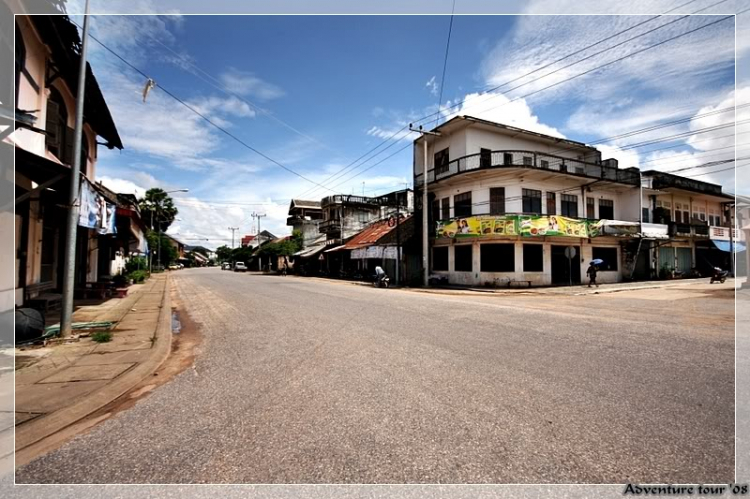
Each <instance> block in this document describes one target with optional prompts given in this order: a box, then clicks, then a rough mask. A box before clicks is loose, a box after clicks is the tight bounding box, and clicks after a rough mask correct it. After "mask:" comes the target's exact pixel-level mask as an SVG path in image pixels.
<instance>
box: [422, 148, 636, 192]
mask: <svg viewBox="0 0 750 499" xmlns="http://www.w3.org/2000/svg"><path fill="white" fill-rule="evenodd" d="M491 168H528V169H533V170H546V171H554V172H560V173H565V174H568V175H575V176H579V177H585V178H593V179H597V180H609V181H612V182H619V183H623V184H631V185H635V186H637V185H639V183H640V175H639V173H638V171H637V170H630V169H625V170H621V169H619V168H616V167H614V166H608V165H604V164H597V163H589V162H586V161H579V160H576V159H570V158H564V157H562V156H554V155H552V154H546V153H541V152H537V151H520V150H503V151H492V152H491V153H490V154H486V155H483V154H481V153H479V154H470V155H468V156H464V157H461V158H458V159H454V160H453V161H451V162H449V163H448V164H445V165H439V166H437V167H433V168H432V169H430V170H427V182H428V183H432V182H435V181H436V180H443V179H446V178H448V177H452V176H454V175H458V174H461V173H465V172H471V171H477V170H485V169H491ZM423 177H424V174H423V173H419V174H417V175H416V176H415V177H414V181H415V185H417V186H419V185H422V183H423Z"/></svg>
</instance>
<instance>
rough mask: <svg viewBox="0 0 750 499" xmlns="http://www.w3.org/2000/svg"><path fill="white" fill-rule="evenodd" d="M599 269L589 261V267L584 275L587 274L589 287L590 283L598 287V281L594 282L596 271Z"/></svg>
mask: <svg viewBox="0 0 750 499" xmlns="http://www.w3.org/2000/svg"><path fill="white" fill-rule="evenodd" d="M598 270H599V269H598V268H597V266H596V265H595V264H594V262H591V264H590V265H589V268H588V269H587V270H586V275H587V276H589V287H591V285H592V284H594V285H595V286H596V287H597V288H598V287H599V283H597V282H596V272H597V271H598Z"/></svg>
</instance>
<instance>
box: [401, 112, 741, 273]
mask: <svg viewBox="0 0 750 499" xmlns="http://www.w3.org/2000/svg"><path fill="white" fill-rule="evenodd" d="M434 132H435V133H436V134H437V135H433V134H427V135H424V136H422V137H420V138H419V139H417V140H416V141H415V143H414V179H415V186H416V187H417V188H420V187H421V186H422V185H423V184H424V178H425V175H424V161H425V156H426V158H427V174H426V179H427V189H428V193H429V196H428V203H429V218H430V224H429V225H430V230H431V233H430V240H431V248H430V252H429V255H430V269H429V272H430V275H433V276H438V277H440V276H442V277H447V278H448V280H449V282H451V283H452V284H461V285H473V286H478V285H488V284H490V285H492V284H495V285H497V284H501V283H508V282H511V281H517V282H523V283H528V284H529V285H555V284H576V283H580V282H581V281H582V280H583V279H585V274H586V269H587V267H588V266H589V263H590V262H591V261H592V260H595V259H598V260H601V261H602V263H600V264H599V273H598V280H599V281H600V282H618V281H621V280H625V279H631V278H635V279H638V278H641V279H643V278H650V277H654V276H655V274H658V269H661V268H662V267H664V268H665V269H666V268H669V269H670V271H673V270H675V269H677V270H682V271H689V270H690V269H691V268H692V267H694V266H695V263H696V262H697V261H698V260H699V259H700V257H701V254H700V252H701V250H700V249H699V247H700V244H696V242H697V241H696V238H695V236H694V235H693V234H692V233H691V234H687V235H686V234H684V233H682V232H678V230H682V229H684V227H682V226H679V227H678V226H677V225H674V224H672V225H670V222H671V221H676V222H680V221H681V220H682V218H680V219H679V220H678V219H675V218H670V219H669V220H661V219H660V220H655V218H654V216H653V210H654V209H656V208H657V206H660V205H657V203H663V202H665V199H667V198H668V199H670V200H672V198H673V197H674V201H670V202H673V203H676V202H677V200H678V199H679V200H680V203H679V206H680V207H682V206H683V203H687V205H689V211H690V213H691V215H690V217H689V220H690V222H689V223H690V224H692V225H691V226H690V227H689V228H688V232H690V231H691V230H698V231H702V233H705V235H706V240H708V235H709V233H710V229H709V225H715V226H720V225H722V224H724V223H725V219H724V218H723V217H722V213H723V212H722V211H721V210H722V206H723V205H722V202H726V201H728V200H729V199H731V198H730V197H729V196H727V195H725V194H723V193H721V188H720V187H719V188H718V190H716V189H715V188H712V187H706V186H705V185H701V184H704V183H701V182H697V181H691V182H679V183H678V184H674V183H672V184H670V183H669V182H667V181H666V180H665V178H666V177H665V176H664V175H663V174H659V173H658V172H647V173H648V174H649V175H648V176H647V175H645V174H644V176H643V177H644V179H643V182H645V183H646V184H645V185H647V187H648V188H646V189H641V182H642V179H641V172H640V171H639V170H638V169H637V168H618V164H617V161H616V160H614V159H602V157H601V152H600V151H598V150H597V149H596V148H594V147H591V146H587V145H585V144H583V143H580V142H575V141H571V140H566V139H562V138H559V137H553V136H549V135H544V134H540V133H536V132H531V131H528V130H522V129H519V128H515V127H511V126H506V125H502V124H499V123H493V122H489V121H486V120H481V119H477V118H473V117H468V116H459V117H455V118H453V119H451V120H449V121H447V122H446V123H444V124H442V125H440V126H438V127H437V128H436V129H435V130H434ZM425 144H426V149H427V150H426V154H425ZM672 177H674V176H672ZM685 180H687V179H685ZM648 182H650V183H648ZM709 185H710V184H709ZM686 186H687V187H686ZM680 189H682V190H680ZM685 189H687V191H690V192H689V193H686V192H687V191H685ZM691 189H692V190H691ZM683 191H685V192H683ZM683 198H684V199H683ZM671 206H672V209H674V204H672V205H671ZM686 210H687V208H686ZM659 213H660V212H659V210H657V214H659ZM680 216H681V217H683V215H682V214H681V215H680ZM695 217H697V218H695ZM701 217H703V218H702V219H701ZM701 224H703V225H704V226H705V227H704V228H702V229H693V228H692V226H698V225H701ZM698 237H699V238H700V237H701V236H698ZM668 248H671V249H668ZM678 248H689V252H690V259H689V260H685V255H686V253H685V251H686V250H683V249H678Z"/></svg>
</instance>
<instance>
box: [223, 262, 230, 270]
mask: <svg viewBox="0 0 750 499" xmlns="http://www.w3.org/2000/svg"><path fill="white" fill-rule="evenodd" d="M221 270H232V264H231V263H229V262H224V263H222V264H221Z"/></svg>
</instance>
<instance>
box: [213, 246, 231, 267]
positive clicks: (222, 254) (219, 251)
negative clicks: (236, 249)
mask: <svg viewBox="0 0 750 499" xmlns="http://www.w3.org/2000/svg"><path fill="white" fill-rule="evenodd" d="M216 259H217V260H219V261H220V262H222V263H224V262H228V261H230V260H231V259H232V248H230V247H229V246H227V245H226V244H225V245H223V246H219V247H218V248H216Z"/></svg>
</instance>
